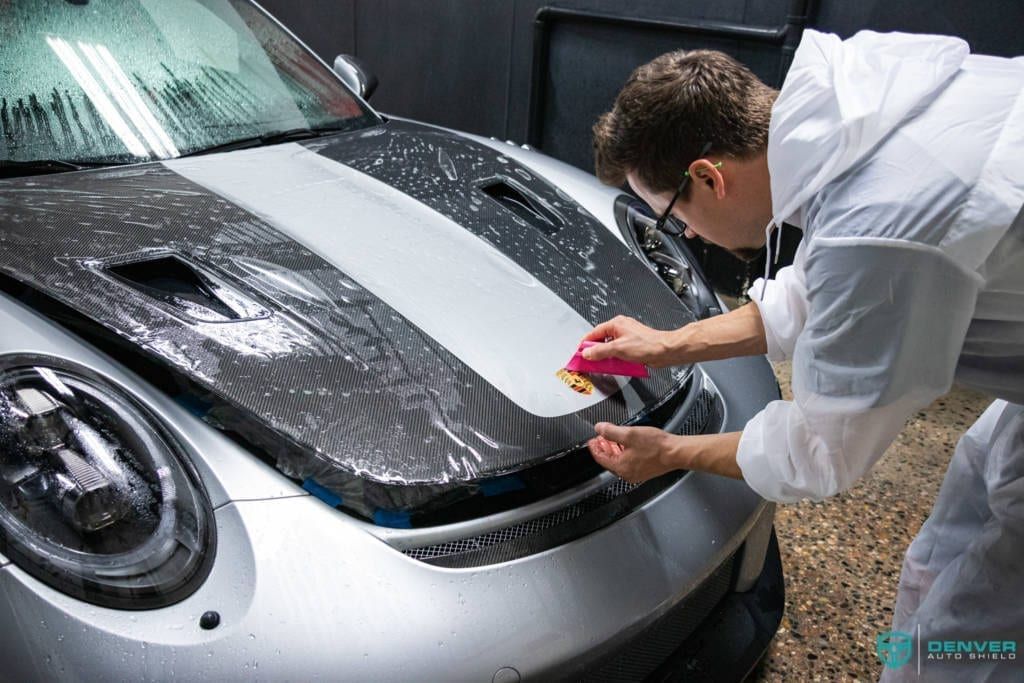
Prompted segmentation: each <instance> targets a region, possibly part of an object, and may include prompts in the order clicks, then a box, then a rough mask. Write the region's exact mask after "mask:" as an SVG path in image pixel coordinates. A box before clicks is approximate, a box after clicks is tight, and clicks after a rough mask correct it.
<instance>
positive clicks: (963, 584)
mask: <svg viewBox="0 0 1024 683" xmlns="http://www.w3.org/2000/svg"><path fill="white" fill-rule="evenodd" d="M918 625H920V627H921V640H922V641H924V642H921V643H920V648H921V680H929V681H931V680H950V681H963V680H971V681H976V680H1014V679H1015V680H1024V652H1022V653H1019V654H1020V656H1019V658H1018V659H1017V660H1015V661H970V660H968V659H967V656H966V655H965V656H964V659H963V660H960V661H932V660H929V659H928V657H927V648H926V642H927V641H928V640H930V639H933V640H1001V641H1006V640H1014V641H1017V643H1018V647H1021V648H1024V406H1019V405H1015V404H1010V403H1006V402H1005V401H995V402H994V403H993V404H992V405H991V406H989V407H988V409H987V410H986V411H985V412H984V413H983V414H982V416H981V417H980V418H978V421H977V422H976V423H975V424H974V425H973V426H972V427H971V428H970V429H969V430H968V431H967V433H966V434H964V436H963V437H962V438H961V439H960V442H959V443H958V444H957V447H956V452H955V453H954V454H953V459H952V460H951V462H950V465H949V470H948V471H947V472H946V478H945V480H944V481H943V482H942V488H941V489H940V490H939V496H938V498H937V499H936V501H935V506H934V507H933V508H932V513H931V515H930V516H929V517H928V519H927V521H925V523H924V526H922V527H921V532H920V533H919V534H918V535H917V537H916V538H915V539H914V541H913V543H911V545H910V548H909V549H908V550H907V556H906V558H905V560H904V563H903V571H902V573H901V575H900V584H899V592H898V594H897V597H896V610H895V613H894V616H893V629H894V630H899V631H905V632H907V633H910V634H912V635H914V636H915V638H916V636H917V627H918ZM918 645H919V644H918V643H917V642H916V641H915V651H914V658H913V659H912V660H911V662H910V663H908V664H907V665H905V666H903V667H901V668H899V669H885V670H884V671H883V674H882V680H883V681H896V680H908V681H912V680H918V676H917V647H918Z"/></svg>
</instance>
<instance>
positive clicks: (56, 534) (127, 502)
mask: <svg viewBox="0 0 1024 683" xmlns="http://www.w3.org/2000/svg"><path fill="white" fill-rule="evenodd" d="M214 533H215V532H214V526H213V524H212V513H211V510H210V504H209V501H208V498H207V496H206V493H205V491H204V490H203V488H202V485H201V483H200V481H199V477H198V476H197V474H196V472H195V470H194V469H193V467H192V465H191V463H190V462H189V461H188V459H187V458H186V457H185V456H184V454H183V453H182V452H181V450H180V448H179V447H178V446H177V445H176V444H175V443H174V441H173V439H172V438H171V437H170V435H169V434H167V433H166V431H165V430H163V429H162V428H161V427H160V424H159V422H158V421H157V420H156V419H155V418H154V417H153V416H152V415H150V414H149V412H148V411H147V410H146V409H145V408H144V407H143V406H142V405H140V404H139V403H138V402H137V401H135V400H134V399H132V398H131V397H130V396H129V395H127V394H126V393H125V392H124V391H122V390H120V389H118V388H116V387H115V386H113V385H112V384H110V383H109V382H106V381H104V380H102V379H101V378H99V377H97V376H95V375H93V374H92V373H90V372H88V371H86V370H84V369H75V368H72V367H71V366H68V365H66V364H63V363H61V362H59V361H53V362H51V361H49V360H45V359H41V358H34V357H33V358H25V357H20V358H19V357H7V358H0V551H2V552H3V553H4V555H6V556H7V557H8V558H9V559H10V560H11V561H12V562H14V563H15V564H17V566H18V567H20V568H21V569H23V570H24V571H26V572H28V573H29V574H31V575H33V576H34V577H36V578H37V579H39V580H41V581H43V582H44V583H46V584H48V585H50V586H52V587H53V588H56V589H57V590H60V591H62V592H64V593H67V594H69V595H72V596H74V597H76V598H79V599H82V600H85V601H88V602H91V603H94V604H97V605H102V606H104V607H116V608H120V609H152V608H155V607H162V606H165V605H168V604H171V603H174V602H177V601H179V600H182V599H184V598H185V597H187V596H188V595H190V594H191V593H192V592H193V591H194V590H195V588H196V587H197V586H198V584H199V583H201V582H202V581H203V579H205V577H206V574H207V573H208V571H209V565H210V563H211V561H212V557H213V550H214V543H215V539H214Z"/></svg>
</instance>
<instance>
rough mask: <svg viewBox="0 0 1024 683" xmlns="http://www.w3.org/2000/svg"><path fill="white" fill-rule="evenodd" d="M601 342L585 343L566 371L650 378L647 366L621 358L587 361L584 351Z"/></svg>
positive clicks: (573, 355) (570, 361)
mask: <svg viewBox="0 0 1024 683" xmlns="http://www.w3.org/2000/svg"><path fill="white" fill-rule="evenodd" d="M597 343H599V342H593V341H585V342H583V343H582V344H580V347H579V348H578V349H576V353H574V354H572V358H570V359H569V362H568V363H566V364H565V369H566V370H572V371H573V372H593V373H600V374H603V375H623V376H624V377H649V376H650V375H648V373H647V366H645V365H643V364H642V363H634V362H632V361H628V360H622V359H621V358H605V359H603V360H587V359H586V358H584V357H583V349H585V348H587V347H590V346H593V345H595V344H597Z"/></svg>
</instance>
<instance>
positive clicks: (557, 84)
mask: <svg viewBox="0 0 1024 683" xmlns="http://www.w3.org/2000/svg"><path fill="white" fill-rule="evenodd" d="M262 4H263V6H264V7H266V8H267V9H268V10H269V11H271V12H272V13H274V14H275V15H276V16H278V17H279V18H280V19H281V20H282V21H283V22H284V23H285V24H286V25H288V26H289V27H291V28H292V29H293V30H294V31H295V32H296V33H297V34H298V35H299V37H301V38H302V39H303V40H305V41H306V42H307V44H309V45H310V47H311V48H313V50H315V51H316V52H317V53H319V54H320V56H321V57H323V58H324V59H325V61H327V62H328V63H330V62H331V61H332V60H333V58H334V56H335V55H336V54H337V53H339V52H350V53H353V54H356V55H357V56H359V57H360V58H362V59H364V60H365V61H366V62H367V63H368V64H369V65H370V66H371V67H372V68H373V69H374V71H375V72H376V73H377V75H378V76H379V77H380V80H381V85H380V88H379V90H378V92H377V94H376V95H374V100H373V101H374V104H375V105H376V106H377V108H379V109H381V110H382V111H384V112H389V113H393V114H397V115H402V116H410V117H413V118H417V119H421V120H424V121H428V122H431V123H438V124H441V125H445V126H450V127H454V128H459V129H462V130H468V131H470V132H474V133H480V134H484V135H493V136H496V137H499V138H511V139H514V140H517V141H525V140H526V139H527V133H528V126H529V97H530V88H531V79H532V72H531V64H532V61H533V41H534V34H535V32H534V17H535V16H536V14H537V11H538V10H539V9H540V8H541V7H544V6H547V5H555V6H558V7H562V8H570V9H585V10H591V11H597V12H604V13H610V14H618V15H626V16H633V17H646V18H656V19H664V20H670V21H671V20H688V21H693V20H712V21H724V22H735V23H740V24H747V25H757V26H766V27H775V26H779V25H781V24H783V23H785V22H786V19H787V14H788V12H789V10H790V4H791V3H790V2H789V0H633V1H629V2H626V1H623V0H557V1H555V2H551V1H550V0H264V2H263V3H262ZM810 6H811V16H810V25H811V26H814V27H815V28H818V29H820V30H825V31H832V32H835V33H838V34H839V35H841V36H843V37H847V36H850V35H852V34H853V33H855V32H856V31H858V30H860V29H864V28H870V29H875V30H879V31H893V30H901V31H911V32H916V33H946V34H952V35H959V36H961V37H963V38H965V39H967V40H968V41H969V42H970V43H971V47H972V49H973V50H974V51H976V52H982V53H986V54H997V55H1004V56H1014V55H1018V54H1024V38H1021V35H1020V27H1021V26H1024V2H1022V1H1021V0H975V1H974V2H962V1H961V0H930V1H926V0H857V1H856V2H851V1H850V0H811V3H810ZM549 37H550V40H551V52H550V64H549V66H548V69H547V72H546V73H545V74H544V81H545V84H546V85H545V88H546V91H545V100H546V101H547V105H548V106H547V107H545V116H544V124H543V129H544V134H543V137H542V139H541V143H542V146H543V148H544V149H545V151H547V152H548V153H551V154H553V155H554V156H556V157H559V158H562V159H565V160H567V161H570V162H571V163H574V164H576V165H579V166H581V167H583V168H590V132H589V131H590V126H591V124H592V123H593V120H594V118H595V117H596V116H597V114H599V113H600V112H601V111H604V110H606V109H607V108H608V107H609V106H610V105H611V101H612V99H613V98H614V96H615V93H616V92H617V91H618V88H619V87H620V86H621V84H622V82H623V81H624V80H625V78H626V76H627V75H628V73H629V71H630V70H631V69H632V68H633V67H634V66H636V65H637V64H640V63H642V62H644V61H647V60H649V59H650V58H652V57H654V56H656V55H657V54H660V53H661V52H664V51H666V50H669V49H674V48H677V47H684V48H685V47H714V48H718V49H724V50H725V51H726V52H729V53H730V54H733V55H734V56H736V57H738V58H739V59H741V60H742V61H744V62H745V63H746V64H748V66H750V67H751V68H752V69H753V70H754V71H755V73H757V74H758V75H760V76H761V77H762V78H764V79H765V80H766V81H768V82H769V83H773V84H777V72H776V71H775V70H776V69H777V68H778V65H779V59H780V54H779V48H778V47H769V46H764V45H752V44H749V43H737V42H735V41H733V42H730V41H723V40H721V39H708V38H705V37H700V36H694V35H690V34H682V33H674V32H671V31H652V30H648V29H639V30H638V29H636V28H630V27H625V26H624V27H608V26H602V27H595V26H588V25H582V24H575V23H567V22H557V23H556V24H555V25H553V26H552V29H551V32H550V35H549Z"/></svg>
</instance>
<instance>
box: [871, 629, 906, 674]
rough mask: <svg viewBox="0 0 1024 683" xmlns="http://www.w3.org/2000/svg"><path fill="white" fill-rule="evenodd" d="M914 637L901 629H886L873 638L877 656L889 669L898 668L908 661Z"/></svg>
mask: <svg viewBox="0 0 1024 683" xmlns="http://www.w3.org/2000/svg"><path fill="white" fill-rule="evenodd" d="M913 645H914V637H913V636H912V635H910V634H909V633H904V632H903V631H886V632H884V633H879V634H878V637H877V638H875V651H876V652H877V653H878V658H879V659H880V660H882V664H885V665H886V666H887V667H889V668H890V669H898V668H900V667H901V666H903V665H904V664H906V663H907V662H909V661H910V655H911V654H912V651H913Z"/></svg>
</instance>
